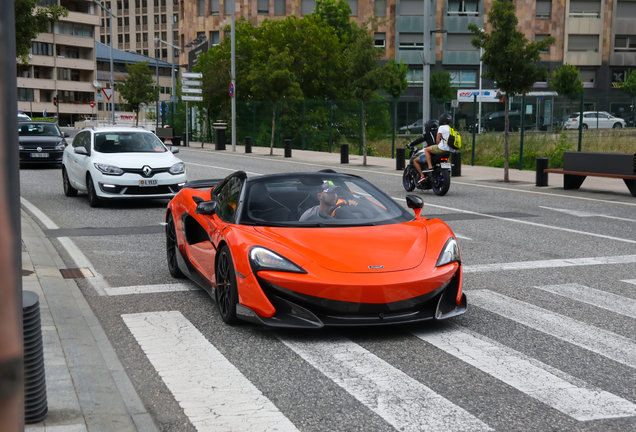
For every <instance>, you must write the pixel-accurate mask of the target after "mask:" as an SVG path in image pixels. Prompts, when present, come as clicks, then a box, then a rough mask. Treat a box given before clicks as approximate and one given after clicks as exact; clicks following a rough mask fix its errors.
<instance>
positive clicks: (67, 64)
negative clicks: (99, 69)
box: [56, 57, 95, 71]
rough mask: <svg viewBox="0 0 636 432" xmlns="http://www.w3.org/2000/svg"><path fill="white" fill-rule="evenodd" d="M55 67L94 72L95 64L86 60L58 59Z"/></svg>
mask: <svg viewBox="0 0 636 432" xmlns="http://www.w3.org/2000/svg"><path fill="white" fill-rule="evenodd" d="M56 66H57V67H62V68H69V69H82V70H90V71H94V70H95V62H94V61H93V60H87V59H76V58H64V57H58V58H57V61H56Z"/></svg>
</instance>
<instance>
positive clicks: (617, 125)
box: [614, 122, 623, 129]
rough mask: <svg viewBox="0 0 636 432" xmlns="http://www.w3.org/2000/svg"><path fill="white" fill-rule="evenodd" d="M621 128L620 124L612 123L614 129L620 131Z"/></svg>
mask: <svg viewBox="0 0 636 432" xmlns="http://www.w3.org/2000/svg"><path fill="white" fill-rule="evenodd" d="M622 127H623V125H622V124H621V123H618V122H617V123H614V129H620V128H622Z"/></svg>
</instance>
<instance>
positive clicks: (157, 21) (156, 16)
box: [155, 15, 159, 24]
mask: <svg viewBox="0 0 636 432" xmlns="http://www.w3.org/2000/svg"><path fill="white" fill-rule="evenodd" d="M155 24H159V15H155Z"/></svg>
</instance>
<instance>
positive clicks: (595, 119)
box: [564, 111, 627, 129]
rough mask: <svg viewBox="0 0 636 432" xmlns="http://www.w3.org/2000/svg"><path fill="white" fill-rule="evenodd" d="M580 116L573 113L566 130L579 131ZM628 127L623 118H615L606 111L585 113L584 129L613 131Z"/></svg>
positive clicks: (566, 124)
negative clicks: (612, 129) (613, 129)
mask: <svg viewBox="0 0 636 432" xmlns="http://www.w3.org/2000/svg"><path fill="white" fill-rule="evenodd" d="M579 121H580V115H579V113H573V114H572V117H570V118H569V119H568V120H567V122H566V123H565V126H564V129H578V128H579ZM624 127H627V122H626V121H625V120H623V119H622V118H618V117H614V116H613V115H610V114H609V113H607V112H605V111H583V129H597V128H598V129H611V128H624Z"/></svg>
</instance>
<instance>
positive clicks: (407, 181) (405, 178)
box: [402, 165, 417, 192]
mask: <svg viewBox="0 0 636 432" xmlns="http://www.w3.org/2000/svg"><path fill="white" fill-rule="evenodd" d="M416 181H417V179H416V175H415V170H414V169H413V167H412V166H411V165H409V166H407V167H406V169H405V170H404V172H403V173H402V186H404V189H405V190H406V191H407V192H411V191H413V190H414V189H415V186H416V183H415V182H416Z"/></svg>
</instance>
